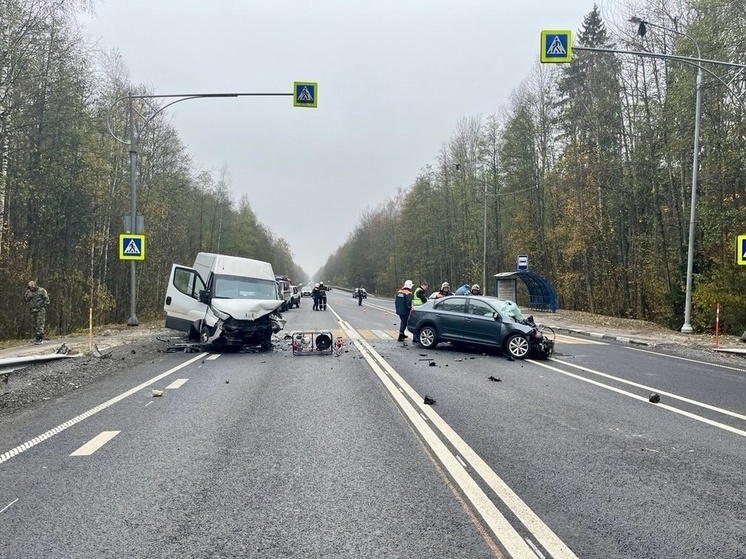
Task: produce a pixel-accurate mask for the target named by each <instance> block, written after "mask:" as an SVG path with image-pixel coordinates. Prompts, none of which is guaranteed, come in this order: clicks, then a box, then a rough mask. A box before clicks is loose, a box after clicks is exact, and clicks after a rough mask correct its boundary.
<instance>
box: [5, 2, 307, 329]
mask: <svg viewBox="0 0 746 559" xmlns="http://www.w3.org/2000/svg"><path fill="white" fill-rule="evenodd" d="M87 8H89V3H88V2H87V1H86V0H0V219H1V222H0V225H1V227H0V283H2V285H4V286H5V287H4V288H3V296H2V297H0V332H2V338H5V339H7V338H13V337H28V336H30V332H31V330H30V325H29V317H28V314H29V313H28V311H27V310H26V308H25V305H24V302H23V293H24V290H25V287H26V284H27V282H28V281H30V280H36V281H37V282H38V283H39V285H41V286H42V287H44V288H45V289H47V291H48V292H49V294H50V298H51V305H50V307H49V309H48V311H47V329H48V331H49V332H50V333H52V334H54V333H67V332H71V331H74V330H76V329H79V328H82V327H86V326H87V325H88V321H89V318H88V317H89V308H92V309H93V318H94V323H95V324H108V323H124V322H126V321H127V319H128V318H129V317H130V312H129V306H130V295H129V291H130V283H129V269H130V263H129V262H123V261H120V260H119V253H118V236H119V234H120V233H123V232H124V218H125V216H128V215H129V214H130V184H129V151H128V149H129V148H128V145H126V143H124V144H123V143H121V142H119V141H117V140H116V139H115V138H114V135H116V136H118V137H119V138H123V139H125V141H126V140H127V139H128V129H127V103H126V102H124V103H121V102H120V103H116V100H117V99H120V98H122V97H126V96H127V95H130V94H141V95H142V94H148V93H152V92H150V91H148V90H147V89H146V88H145V87H144V86H142V85H138V84H136V83H133V82H132V81H131V79H130V77H129V75H128V72H127V70H126V66H125V62H124V61H123V60H122V59H121V57H120V56H119V55H118V54H117V53H116V52H113V53H100V52H97V51H95V50H94V49H92V48H91V47H90V46H89V44H90V43H89V42H88V41H87V40H86V38H85V37H84V35H83V32H82V30H81V28H80V26H79V24H78V20H79V17H80V15H81V14H82V13H83V11H84V10H86V9H87ZM162 106H163V104H160V105H159V104H158V103H156V102H151V103H148V102H145V101H142V102H140V103H137V104H136V106H135V112H134V114H135V128H136V129H137V131H138V136H139V140H138V144H137V147H138V150H137V155H138V161H137V208H138V214H141V215H143V216H144V219H145V233H146V235H147V241H148V247H150V248H149V249H148V251H147V258H146V260H145V261H144V262H142V263H138V265H137V280H138V281H137V317H138V319H139V320H140V321H143V320H147V319H153V318H160V317H162V316H163V311H162V307H163V297H164V293H165V289H166V282H167V280H168V276H169V272H170V270H171V266H172V264H173V263H182V264H191V262H192V261H193V259H194V256H195V254H196V253H197V252H199V251H208V252H222V253H227V254H233V255H236V256H246V257H251V258H257V259H261V260H266V261H269V262H271V263H272V265H273V267H274V269H275V271H276V273H283V274H289V275H290V276H291V277H299V278H302V277H304V276H305V274H304V273H303V271H302V270H301V269H300V268H299V267H298V266H297V265H296V264H295V263H294V262H293V258H292V254H291V250H290V247H289V246H288V244H287V243H286V242H285V241H284V240H283V239H281V238H277V237H276V236H275V235H274V234H273V233H272V231H271V230H270V229H269V228H268V227H266V226H265V225H263V224H262V223H260V222H259V221H258V220H257V218H256V215H255V214H254V212H253V211H252V209H251V205H250V203H249V199H248V198H247V197H246V196H243V197H241V198H240V199H239V200H238V201H236V200H234V199H233V197H232V194H231V187H232V185H231V180H230V176H229V173H228V171H227V169H225V168H224V169H220V170H217V171H204V170H202V169H200V167H199V165H198V163H197V162H195V161H193V160H192V157H191V156H190V154H189V153H188V151H187V149H186V148H185V146H184V144H183V143H182V142H181V140H180V139H179V136H178V134H177V132H176V130H175V129H174V127H173V126H172V125H171V124H170V123H169V121H168V117H167V116H166V115H165V114H164V113H160V114H156V112H157V111H158V109H159V108H160V107H162ZM110 130H111V133H110Z"/></svg>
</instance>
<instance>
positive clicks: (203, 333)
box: [199, 324, 212, 344]
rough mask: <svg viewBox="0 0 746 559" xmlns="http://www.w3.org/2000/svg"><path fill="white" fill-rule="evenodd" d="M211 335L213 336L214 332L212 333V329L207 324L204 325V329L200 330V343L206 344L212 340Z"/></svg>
mask: <svg viewBox="0 0 746 559" xmlns="http://www.w3.org/2000/svg"><path fill="white" fill-rule="evenodd" d="M210 335H212V332H211V331H210V327H209V326H207V325H206V324H203V325H202V328H200V331H199V341H200V343H202V344H206V343H207V340H208V339H209V338H210Z"/></svg>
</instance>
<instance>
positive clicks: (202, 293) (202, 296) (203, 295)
mask: <svg viewBox="0 0 746 559" xmlns="http://www.w3.org/2000/svg"><path fill="white" fill-rule="evenodd" d="M211 298H212V296H211V294H210V291H209V290H207V289H200V290H199V302H200V303H204V304H205V305H209V304H210V299H211Z"/></svg>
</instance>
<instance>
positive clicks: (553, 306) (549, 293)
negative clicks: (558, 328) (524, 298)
mask: <svg viewBox="0 0 746 559" xmlns="http://www.w3.org/2000/svg"><path fill="white" fill-rule="evenodd" d="M494 278H495V293H496V295H497V297H498V298H500V299H508V300H509V301H513V302H515V303H519V302H518V300H517V299H518V280H520V281H521V282H523V284H524V285H525V286H526V288H527V289H528V305H523V306H526V307H527V308H529V309H531V310H536V311H545V312H557V298H556V297H555V296H554V290H553V289H552V286H551V285H550V284H549V282H548V281H547V280H546V279H544V278H543V277H541V276H540V275H539V274H534V273H533V272H529V271H523V270H522V271H520V272H501V273H499V274H495V275H494Z"/></svg>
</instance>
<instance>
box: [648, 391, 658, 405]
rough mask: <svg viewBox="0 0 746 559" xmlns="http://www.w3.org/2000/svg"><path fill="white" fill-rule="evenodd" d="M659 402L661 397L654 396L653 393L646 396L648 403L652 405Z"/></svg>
mask: <svg viewBox="0 0 746 559" xmlns="http://www.w3.org/2000/svg"><path fill="white" fill-rule="evenodd" d="M660 401H661V397H660V396H659V395H658V394H656V393H655V392H653V393H651V394H650V396H648V402H652V403H653V404H657V403H659V402H660Z"/></svg>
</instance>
